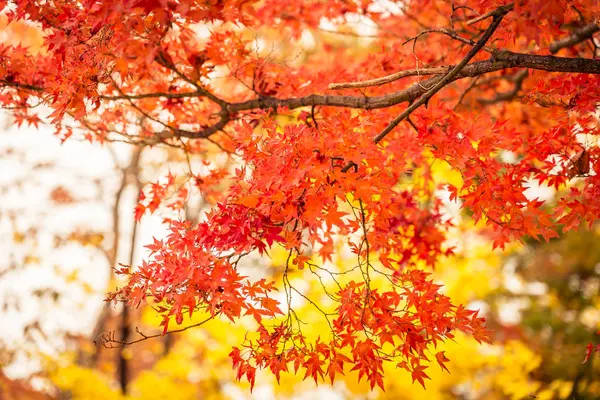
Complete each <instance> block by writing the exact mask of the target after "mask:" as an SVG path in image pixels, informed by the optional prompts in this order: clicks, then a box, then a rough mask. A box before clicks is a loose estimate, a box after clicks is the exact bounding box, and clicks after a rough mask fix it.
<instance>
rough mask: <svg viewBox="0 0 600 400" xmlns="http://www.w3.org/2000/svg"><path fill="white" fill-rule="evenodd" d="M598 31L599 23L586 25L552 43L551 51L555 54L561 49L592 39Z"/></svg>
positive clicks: (599, 28)
mask: <svg viewBox="0 0 600 400" xmlns="http://www.w3.org/2000/svg"><path fill="white" fill-rule="evenodd" d="M598 31H600V26H599V25H598V24H588V25H585V26H584V27H582V28H579V29H577V30H575V31H574V32H573V34H572V35H571V36H567V37H566V38H564V39H561V40H557V41H556V42H554V43H552V44H551V45H550V53H552V54H555V53H558V51H559V50H561V49H564V48H566V47H571V46H575V45H576V44H578V43H581V42H585V41H586V40H588V39H591V38H592V36H594V34H595V33H596V32H598Z"/></svg>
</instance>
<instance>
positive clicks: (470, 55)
mask: <svg viewBox="0 0 600 400" xmlns="http://www.w3.org/2000/svg"><path fill="white" fill-rule="evenodd" d="M498 10H500V8H499V9H498ZM498 10H496V11H498ZM508 11H509V10H508V9H507V10H506V11H504V12H502V13H498V14H494V19H493V21H492V23H491V24H490V26H488V28H487V29H486V30H485V32H484V34H483V36H482V37H481V39H479V41H478V42H477V44H476V45H475V46H473V47H472V48H471V50H469V52H468V53H467V55H466V56H465V58H463V59H462V61H461V62H460V63H458V64H457V65H456V66H455V67H454V68H452V70H451V71H450V72H448V73H447V74H446V75H445V76H444V77H443V78H442V79H440V80H439V82H437V83H436V84H435V85H434V86H433V87H432V88H431V89H429V90H428V91H427V92H425V93H424V94H423V95H422V96H421V97H420V98H419V100H418V101H416V102H414V103H413V104H411V105H410V106H409V107H408V108H407V109H406V110H404V112H402V114H400V115H399V116H397V117H396V118H394V120H393V121H392V122H390V123H389V125H388V126H386V127H385V129H384V130H383V131H382V132H381V133H380V134H379V135H377V136H376V137H375V138H374V139H373V141H374V142H375V143H379V142H380V141H381V140H382V139H383V138H384V137H385V136H386V135H387V134H388V133H390V132H391V131H392V129H394V128H395V127H396V125H398V124H399V123H400V122H401V121H402V120H404V119H406V118H407V117H408V116H409V115H410V114H411V113H412V112H413V111H414V110H416V109H417V108H419V107H421V106H422V105H423V104H426V103H427V102H428V101H429V99H431V98H432V97H433V95H435V94H436V93H437V92H438V91H440V89H441V88H443V87H444V86H446V85H447V84H449V83H450V82H452V81H453V80H454V78H455V77H457V76H458V74H459V73H460V71H461V70H462V69H463V68H464V67H465V66H466V65H467V64H468V63H469V61H470V60H471V59H472V58H473V57H475V55H476V54H477V53H478V52H479V50H481V48H482V47H483V46H484V45H485V44H486V43H487V41H488V40H489V39H490V38H491V37H492V35H493V34H494V32H495V31H496V29H497V28H498V26H500V22H502V18H503V17H504V16H505V15H506V13H507V12H508ZM423 86H425V85H423Z"/></svg>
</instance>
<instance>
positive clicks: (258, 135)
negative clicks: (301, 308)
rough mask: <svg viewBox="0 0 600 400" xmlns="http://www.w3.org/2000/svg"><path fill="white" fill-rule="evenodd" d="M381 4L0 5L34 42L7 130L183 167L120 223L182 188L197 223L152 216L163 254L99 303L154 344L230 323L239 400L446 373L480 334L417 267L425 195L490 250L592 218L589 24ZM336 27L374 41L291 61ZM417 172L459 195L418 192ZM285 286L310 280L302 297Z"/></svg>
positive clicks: (595, 90)
mask: <svg viewBox="0 0 600 400" xmlns="http://www.w3.org/2000/svg"><path fill="white" fill-rule="evenodd" d="M389 3H390V4H387V3H382V2H377V1H368V0H363V1H354V2H348V1H315V0H313V1H299V2H293V3H292V2H285V1H280V0H266V1H260V2H256V1H241V0H231V1H208V2H206V1H205V2H197V1H192V0H179V1H176V0H162V1H161V0H159V1H157V0H138V1H116V2H114V1H91V0H86V1H79V2H75V1H71V0H56V1H52V2H45V3H39V2H35V1H29V0H15V1H9V2H0V6H4V7H3V8H4V13H5V14H6V16H7V17H8V19H9V21H17V20H25V21H27V22H28V23H30V24H32V25H33V26H35V27H37V28H39V29H40V30H42V32H43V36H44V46H43V48H42V49H41V50H40V51H37V52H31V51H29V50H28V49H27V48H26V47H22V46H19V45H16V46H15V45H10V44H3V45H1V47H0V87H1V91H0V103H1V104H2V106H4V107H5V108H8V109H10V110H11V112H12V113H13V115H14V117H15V119H16V121H17V123H19V124H20V123H24V122H26V123H29V124H33V125H37V124H39V123H42V122H46V123H50V124H52V125H53V126H54V127H55V130H56V135H57V136H58V137H59V138H60V139H61V140H68V139H69V138H72V137H74V138H77V137H80V138H84V139H86V140H89V141H92V142H99V143H104V142H109V141H125V142H127V143H131V144H132V145H135V146H139V147H148V146H169V147H175V148H179V149H181V150H182V151H183V152H185V153H186V154H187V156H188V157H190V158H191V157H197V158H200V159H202V160H203V166H202V168H201V169H200V171H199V172H194V171H193V170H192V168H191V164H190V170H189V173H188V174H187V176H184V177H178V176H174V175H171V174H169V175H168V176H166V177H165V178H164V179H159V180H158V181H156V183H154V184H151V185H149V186H148V187H146V188H145V189H144V190H142V191H141V193H140V201H139V204H138V206H137V207H136V209H135V215H136V218H137V219H140V218H142V216H143V215H144V214H145V213H146V212H147V211H148V212H155V211H156V210H158V209H159V207H161V206H162V205H165V206H166V207H168V208H171V209H173V210H175V211H178V210H181V209H182V208H183V205H184V203H185V201H186V199H187V197H188V195H189V193H190V191H192V190H195V191H198V192H200V193H201V194H202V195H203V196H204V197H205V198H206V199H207V200H208V201H210V202H213V203H214V207H213V209H212V210H211V211H210V212H208V213H207V215H206V217H205V218H204V219H203V220H202V221H200V222H198V223H193V222H192V221H186V220H183V219H180V218H171V217H165V223H167V224H169V234H168V235H167V236H166V237H165V238H164V239H162V240H160V239H156V240H155V241H154V243H152V244H150V245H148V246H147V247H148V249H149V251H150V252H151V254H150V256H149V257H148V258H147V259H146V261H144V262H143V263H142V265H140V266H139V267H138V268H134V269H132V268H131V266H129V265H127V266H122V268H119V270H118V273H120V274H122V275H125V276H126V277H127V279H128V280H127V284H126V285H125V286H124V287H122V288H121V289H120V290H118V291H117V292H115V293H112V294H111V295H110V296H109V297H110V299H115V300H122V301H125V302H127V303H128V304H130V305H133V306H137V305H139V304H140V303H142V302H149V303H151V304H152V305H153V307H154V308H155V309H156V311H157V312H158V313H160V314H161V315H162V317H163V322H162V326H163V328H164V331H163V333H168V332H170V330H169V326H170V323H172V322H174V323H177V324H181V323H182V322H183V321H184V317H185V315H189V317H190V318H191V317H192V316H193V314H194V313H202V314H205V315H206V318H205V319H203V320H202V321H201V322H199V323H198V324H197V325H201V324H203V323H204V322H208V321H210V320H212V319H216V318H225V319H228V320H230V321H232V322H236V321H238V320H239V319H240V318H241V317H243V316H250V317H252V318H253V319H254V320H255V322H256V324H257V330H256V332H254V334H249V335H248V336H247V340H246V341H245V342H244V343H240V345H239V346H237V347H234V349H233V351H232V352H231V354H230V356H231V359H232V361H233V366H234V368H235V369H236V371H237V377H238V379H239V378H242V377H244V378H246V379H247V380H248V381H250V383H251V384H253V382H254V380H255V375H256V371H257V369H268V370H270V371H272V373H273V374H274V375H275V376H276V377H277V379H279V377H280V374H281V373H282V372H289V371H294V372H296V373H298V372H299V371H300V370H301V373H302V374H303V375H304V377H305V378H308V377H310V378H312V379H314V380H315V382H318V381H319V380H325V379H329V380H330V381H331V382H333V381H334V379H335V378H336V376H338V375H340V374H344V372H345V371H349V370H351V371H358V376H359V379H361V378H363V377H365V378H366V379H367V380H368V382H369V383H370V385H371V387H372V388H373V387H375V386H380V387H382V388H383V367H384V364H393V365H395V366H397V367H398V368H400V369H405V370H407V371H408V372H410V374H411V376H412V380H413V381H415V382H419V383H420V384H422V385H424V384H425V379H427V378H428V375H427V368H428V366H429V364H430V363H436V364H439V366H440V367H442V368H444V369H445V368H447V365H446V363H447V362H448V359H447V357H446V356H445V354H444V353H443V352H436V350H435V348H436V346H437V345H438V343H440V342H444V341H446V340H449V339H452V338H453V337H454V335H455V332H456V331H458V330H460V331H463V332H466V333H468V334H470V335H472V336H473V337H474V338H475V339H476V340H477V341H485V342H487V341H489V338H488V332H487V331H486V329H485V327H484V322H485V320H484V318H482V317H480V316H479V315H478V312H477V311H472V310H468V309H466V308H465V307H464V306H462V305H457V304H454V303H453V301H452V299H451V298H450V297H448V296H447V295H444V294H443V290H442V286H441V285H439V284H437V283H434V281H433V280H432V278H431V276H430V273H429V271H428V268H431V267H434V266H435V265H436V263H437V262H438V261H439V259H440V258H442V257H444V256H447V255H450V254H452V247H451V246H449V245H448V244H447V243H446V240H445V239H446V233H447V231H448V229H450V228H451V227H452V220H451V218H450V217H449V216H448V215H447V214H446V213H445V211H444V207H445V204H446V203H447V202H446V201H445V199H446V198H447V199H446V200H449V201H456V202H460V204H461V206H462V207H464V208H465V209H466V210H468V211H469V212H470V213H471V214H472V218H473V219H474V220H475V221H482V222H483V223H484V224H485V226H486V228H487V234H488V235H489V236H490V237H491V238H492V240H493V243H494V247H500V248H503V247H504V246H505V245H506V244H507V243H509V242H513V241H521V240H523V238H525V237H533V238H536V239H545V240H549V239H551V238H554V237H557V236H558V235H559V233H560V232H567V231H569V230H572V229H574V228H576V227H578V226H579V225H580V224H581V223H587V224H590V225H591V224H592V223H594V222H595V221H596V220H597V219H598V216H599V215H600V202H598V201H597V200H598V196H599V193H600V182H599V178H598V175H597V172H598V169H599V168H600V163H599V162H598V157H599V151H598V147H597V145H596V143H595V138H596V135H597V134H598V129H599V125H598V116H597V114H596V109H597V106H598V100H599V98H600V89H599V88H600V81H599V74H600V60H598V59H597V58H596V57H597V42H596V41H595V39H594V34H595V33H596V32H598V30H599V26H598V15H600V5H599V4H598V2H597V1H594V0H587V1H585V0H576V1H566V0H550V1H546V2H538V1H517V2H515V3H511V2H505V1H499V0H477V1H475V0H463V1H441V0H429V1H422V2H389ZM357 19H358V20H360V21H363V22H364V23H365V24H366V25H368V26H371V27H372V30H373V32H374V33H373V34H372V35H371V34H369V35H368V40H369V42H368V45H366V46H364V48H362V49H361V52H358V53H357V52H355V51H354V52H353V51H350V50H349V49H348V48H346V47H345V46H344V45H343V42H342V43H340V42H335V41H327V40H320V41H316V40H314V42H315V43H313V44H312V47H313V49H312V51H310V52H308V51H306V52H300V53H298V52H294V48H296V49H297V46H296V44H298V46H300V45H302V43H304V42H306V41H307V40H306V35H309V37H312V38H313V39H314V38H315V37H317V35H318V34H319V32H322V31H323V30H325V29H326V28H325V27H324V24H325V25H331V26H333V29H332V30H333V31H334V32H337V33H338V34H339V35H345V36H350V37H354V36H357V37H358V38H357V39H360V38H361V37H360V36H361V33H360V32H357V31H356V30H353V28H352V25H351V23H352V21H356V20H357ZM207 27H208V28H207ZM206 28H207V29H206ZM274 32H275V33H276V34H277V35H278V38H277V40H274V39H273V33H274ZM310 35H312V36H310ZM284 39H285V40H284ZM290 43H292V45H290ZM278 46H279V48H278ZM304 46H307V45H306V44H304ZM289 47H291V49H290V48H289ZM552 54H559V55H558V56H555V55H552ZM404 103H406V104H407V105H406V106H405V107H404V108H403V107H402V105H403V104H404ZM40 104H43V105H44V106H46V107H47V109H50V110H51V111H50V112H49V113H47V114H48V115H46V113H45V110H44V109H42V108H40V107H38V106H39V105H40ZM215 152H217V153H218V154H217V155H215ZM219 157H221V158H222V157H225V158H226V159H227V160H229V161H230V163H229V164H228V165H234V166H235V168H229V167H228V166H225V167H223V166H222V165H221V164H220V163H218V162H217V161H218V160H219ZM435 162H438V163H445V164H447V165H448V167H449V168H450V169H452V170H454V171H458V172H460V175H461V178H462V179H461V183H460V185H458V186H456V185H452V184H449V183H444V184H441V185H440V184H438V183H437V182H436V181H435V180H434V178H433V176H432V173H431V167H432V165H433V163H435ZM536 185H537V186H547V187H551V188H554V189H556V190H559V189H560V190H562V191H561V192H560V196H559V199H558V200H557V201H556V205H555V206H554V207H552V208H547V207H543V206H544V203H545V202H544V201H543V200H540V199H538V198H534V197H533V196H531V195H530V194H529V193H528V190H529V188H531V187H535V186H536ZM564 189H567V190H564ZM339 240H344V241H345V243H346V245H347V246H348V248H349V250H350V251H351V252H352V253H353V254H354V255H355V256H356V262H355V263H354V264H353V265H348V266H346V268H343V269H341V270H339V269H334V268H333V267H331V266H330V264H328V261H330V260H331V256H332V254H333V251H334V243H335V242H337V241H339ZM274 246H283V247H284V248H285V249H286V251H287V252H288V257H287V261H286V269H285V272H284V273H283V275H282V276H281V279H280V282H270V281H267V280H266V279H264V278H260V277H258V278H256V277H252V278H250V277H247V276H244V275H243V274H242V272H241V270H242V269H243V263H244V260H245V257H246V256H247V255H248V254H250V253H252V252H258V253H259V254H261V255H266V254H267V253H268V252H269V251H270V250H271V249H272V248H273V247H274ZM292 269H298V270H304V271H306V272H307V276H312V277H313V279H315V280H318V281H319V282H323V281H326V282H328V283H329V284H325V283H323V285H322V289H323V292H322V297H323V298H325V299H326V301H325V302H322V301H320V300H319V299H318V298H316V297H308V296H307V295H306V294H305V293H303V292H302V290H300V289H298V288H297V287H296V286H295V285H294V284H293V283H292V282H291V281H290V279H289V275H288V272H289V271H291V270H292ZM375 276H377V277H384V278H385V280H386V282H387V283H386V285H384V286H377V287H375V286H373V285H372V284H371V283H372V281H373V279H374V278H375ZM279 286H281V288H282V291H281V293H282V295H279V294H278V292H277V288H278V287H279ZM298 300H302V301H305V302H307V303H309V304H310V305H312V306H313V307H315V308H316V309H317V310H318V311H319V312H320V313H321V314H322V316H323V318H324V319H325V320H326V321H327V326H328V328H329V329H328V330H327V331H325V332H322V334H321V335H319V337H316V338H312V337H307V336H306V335H304V333H303V330H302V321H301V320H300V318H299V317H298V315H297V314H296V313H295V311H294V308H293V307H292V302H293V301H298ZM325 303H327V304H325ZM326 306H327V307H326ZM174 330H177V329H176V328H175V329H174ZM146 338H147V336H146V335H143V334H142V338H141V339H140V340H143V339H146ZM132 342H135V341H127V339H123V340H122V341H116V340H113V339H112V338H108V339H107V344H108V345H111V344H113V345H126V344H131V343H132Z"/></svg>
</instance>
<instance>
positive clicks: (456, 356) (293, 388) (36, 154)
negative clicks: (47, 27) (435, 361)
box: [0, 25, 600, 400]
mask: <svg viewBox="0 0 600 400" xmlns="http://www.w3.org/2000/svg"><path fill="white" fill-rule="evenodd" d="M2 32H3V35H4V37H2V38H1V39H2V40H3V41H6V40H12V39H14V40H18V41H19V42H22V43H24V45H27V46H30V47H32V48H34V49H35V48H36V46H38V47H39V46H40V43H41V41H40V37H39V35H36V34H34V33H32V32H30V31H28V28H27V27H25V26H18V25H17V26H14V25H13V26H11V27H10V28H6V27H4V29H3V30H2ZM272 35H273V36H272V37H271V38H272V40H276V32H274V33H272ZM265 37H266V38H267V39H268V38H269V36H268V35H266V36H265ZM318 41H321V42H323V41H326V42H331V43H333V44H334V45H345V46H348V47H351V48H354V49H355V51H360V50H361V48H364V47H366V46H368V43H369V42H368V39H364V38H360V37H356V35H347V34H343V35H339V34H335V33H331V32H328V31H327V30H326V29H324V30H323V31H322V35H321V36H315V35H312V36H310V37H307V38H305V40H304V41H303V42H302V43H303V46H304V51H306V52H309V51H310V49H311V47H314V46H315V42H318ZM286 50H287V49H286V48H285V46H283V45H282V47H281V48H280V51H281V52H282V53H285V52H286ZM0 128H1V129H0V399H2V400H13V399H19V400H21V399H24V400H28V399H143V400H152V399H244V398H248V399H304V398H307V399H308V398H312V399H315V398H323V399H325V398H326V399H388V398H389V399H421V398H426V399H528V398H529V399H531V398H539V399H598V398H600V381H599V380H598V372H599V370H600V365H599V364H600V360H598V359H597V357H592V358H591V359H590V360H589V361H588V362H586V363H583V359H584V356H585V348H586V345H587V344H588V343H590V342H593V343H595V342H597V341H598V339H597V338H596V337H595V332H596V331H598V330H599V329H600V315H599V310H600V301H599V300H600V297H599V287H600V246H598V243H600V229H599V227H598V226H592V227H591V229H590V228H589V227H582V228H581V229H580V231H579V232H576V233H573V232H571V233H569V234H567V235H563V236H562V237H560V238H558V239H554V240H552V241H550V242H549V243H539V242H526V243H525V244H523V245H513V246H512V247H509V248H507V249H506V250H505V251H503V252H500V251H492V244H491V240H489V239H488V237H487V232H486V231H485V229H482V228H480V227H479V226H474V225H473V222H472V221H471V220H470V219H469V216H468V214H467V213H465V212H464V211H463V210H461V209H460V208H459V206H458V205H456V204H448V209H447V212H448V214H449V215H451V216H452V217H453V218H454V219H455V221H456V228H455V229H454V230H453V231H452V233H451V238H450V241H451V243H452V244H453V245H455V246H456V252H455V253H456V254H455V256H453V257H449V258H445V259H443V260H442V261H441V263H440V264H439V265H438V266H437V267H436V269H435V271H434V276H435V278H436V279H437V280H439V282H440V283H442V284H444V285H445V289H444V291H445V293H446V294H448V295H449V296H450V297H451V298H452V299H453V300H454V302H455V303H463V304H465V305H468V306H469V307H471V308H477V309H480V310H481V313H482V314H484V315H485V316H486V318H487V320H488V326H489V328H490V329H491V330H492V331H493V334H492V337H493V342H494V344H493V345H480V344H478V343H476V342H475V340H474V339H472V338H468V337H466V336H461V335H458V336H457V337H456V340H455V341H454V342H448V343H445V344H443V345H442V346H441V348H440V350H443V351H445V354H446V356H447V357H448V358H449V359H450V360H451V362H450V363H449V368H450V373H447V372H445V371H442V370H441V369H439V368H437V366H435V368H434V367H432V368H430V369H429V370H428V371H427V373H428V374H429V376H430V377H431V381H428V382H427V390H426V391H424V390H423V388H422V387H421V386H420V385H418V384H412V382H411V378H410V376H409V375H408V374H407V373H406V372H403V371H399V370H394V369H390V370H388V371H386V372H385V376H386V382H385V384H386V392H382V391H380V390H376V391H373V392H371V391H370V390H369V387H368V385H367V384H366V383H365V382H360V383H359V382H357V378H358V377H357V375H356V374H354V373H347V375H346V377H345V378H344V379H340V380H339V381H336V382H335V384H334V385H332V386H331V385H321V386H319V387H316V386H315V385H314V383H313V382H312V381H302V379H301V378H302V375H300V376H293V375H290V374H287V375H283V376H282V380H281V383H280V384H277V382H276V381H275V378H274V377H273V376H272V375H271V374H270V373H268V372H264V373H261V374H259V376H257V383H256V387H255V389H254V391H253V393H250V391H249V385H248V384H246V383H238V382H237V381H236V380H235V375H234V373H233V370H232V368H231V362H230V360H229V357H228V353H229V352H230V351H231V346H232V345H235V344H238V343H241V342H242V341H243V338H244V335H245V333H246V330H247V329H248V327H249V326H245V325H244V324H243V323H240V324H236V325H232V324H230V323H228V322H226V321H213V322H211V323H210V324H207V325H204V326H202V327H201V328H195V329H189V330H186V331H184V332H181V333H178V334H174V335H167V336H164V337H159V338H155V339H152V340H146V341H142V342H140V343H137V344H135V345H133V346H129V347H126V348H120V349H109V348H105V347H104V346H102V344H101V340H100V339H101V337H102V336H101V335H107V334H108V335H115V337H117V338H120V337H123V335H125V336H127V335H129V337H131V338H139V337H140V336H139V334H138V333H137V332H136V330H139V331H141V332H143V333H144V334H146V335H151V334H156V333H159V332H160V331H161V329H160V328H159V326H158V325H159V323H160V320H159V319H157V318H156V317H155V315H154V311H153V310H152V309H151V308H144V307H142V308H139V309H135V310H129V311H128V312H123V309H122V308H120V306H119V307H117V306H115V305H112V304H109V303H106V302H104V296H105V294H106V293H107V292H108V291H111V290H113V289H114V288H116V287H117V286H118V285H119V284H120V282H119V281H118V279H117V278H116V277H115V274H114V271H113V267H115V266H117V264H118V263H119V262H121V263H124V264H131V265H136V264H139V262H140V260H142V259H143V258H144V256H145V255H146V254H147V253H146V251H145V249H144V247H143V246H144V245H147V244H149V243H151V242H152V238H153V237H159V238H160V237H161V235H163V234H164V229H165V227H164V226H163V225H162V222H161V221H162V217H164V216H166V215H167V214H169V212H170V211H167V210H160V211H159V212H158V213H157V215H152V216H145V217H144V218H143V219H142V222H141V223H140V224H138V225H137V226H136V225H135V224H134V215H133V210H134V207H135V205H136V203H137V196H138V193H139V191H140V189H141V188H142V187H143V186H144V184H146V183H148V182H151V181H156V180H157V179H164V177H165V176H166V175H167V174H168V173H169V172H172V173H177V172H184V171H186V168H188V167H189V164H188V161H189V162H190V163H191V164H192V165H193V166H195V167H198V168H201V165H202V161H203V160H202V159H195V158H194V157H192V159H191V160H188V159H187V158H186V157H185V155H184V154H183V153H181V152H180V151H178V150H176V149H165V148H152V149H144V150H143V151H142V152H140V151H139V150H137V149H135V148H133V147H131V146H128V145H125V144H119V143H106V144H104V145H103V146H100V145H98V144H90V143H88V142H86V141H85V140H82V139H81V138H77V137H74V138H72V139H69V140H67V141H65V142H64V143H62V142H61V140H60V138H57V137H55V136H53V135H52V133H51V129H50V128H49V127H45V126H43V125H42V124H40V125H39V127H37V128H36V127H35V126H26V125H22V126H17V125H16V124H15V123H14V122H13V121H12V120H11V119H10V117H9V116H8V115H1V116H0ZM216 162H217V163H219V162H220V161H219V160H216ZM228 162H230V161H227V160H225V159H223V160H222V165H221V167H222V168H232V167H233V166H232V165H228V164H227V163H228ZM432 169H433V172H434V175H435V176H436V177H437V178H438V179H439V180H440V182H441V181H446V182H450V183H452V181H453V180H458V179H460V176H459V175H458V174H456V173H452V172H451V171H448V170H446V169H444V167H443V166H442V165H434V166H432ZM543 195H544V196H546V198H552V196H553V195H554V194H553V193H552V192H544V193H543ZM213 203H214V199H211V198H210V196H209V198H200V197H199V196H198V195H197V194H195V193H191V195H190V201H189V203H188V204H187V206H186V208H185V209H184V210H183V211H182V214H180V215H179V216H185V217H186V218H188V219H191V220H198V219H200V218H202V216H203V213H204V212H205V210H206V209H207V208H208V207H210V206H211V205H212V204H213ZM550 204H551V203H550ZM550 206H551V205H550ZM170 216H175V215H170ZM285 257H286V253H285V252H284V251H283V249H277V248H274V249H272V251H271V252H270V256H269V258H262V259H259V258H258V257H250V258H249V259H248V260H246V262H245V265H244V268H245V271H244V272H245V274H246V275H252V274H256V275H257V276H258V275H260V276H267V277H270V278H271V279H274V280H277V279H278V278H280V277H281V273H282V272H283V265H284V264H285ZM349 257H350V255H349V254H348V253H347V251H346V250H345V249H344V247H343V246H342V245H340V246H339V247H338V248H337V251H336V253H335V256H334V258H333V263H338V264H340V265H343V264H344V263H345V262H346V260H347V259H348V258H349ZM292 279H297V280H298V281H301V280H302V277H301V275H300V274H298V275H297V276H295V277H292ZM312 284H315V285H318V284H319V283H318V282H312ZM310 285H311V282H309V281H306V282H305V283H304V287H303V288H304V290H305V291H306V292H310V291H311V290H312V288H311V286H310ZM297 311H298V313H299V315H300V316H301V319H303V320H305V321H309V322H311V323H310V324H309V325H308V326H307V328H306V329H312V330H314V332H315V333H317V334H318V332H319V330H320V329H323V326H322V321H321V322H316V321H318V320H319V319H318V316H314V315H312V314H313V313H314V310H313V309H311V308H309V307H302V305H301V304H300V305H299V308H298V309H297ZM313 320H314V321H315V322H314V323H313V322H312V321H313ZM195 322H197V321H194V320H192V321H185V322H184V325H185V324H187V325H192V324H194V323H195Z"/></svg>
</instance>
